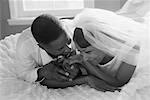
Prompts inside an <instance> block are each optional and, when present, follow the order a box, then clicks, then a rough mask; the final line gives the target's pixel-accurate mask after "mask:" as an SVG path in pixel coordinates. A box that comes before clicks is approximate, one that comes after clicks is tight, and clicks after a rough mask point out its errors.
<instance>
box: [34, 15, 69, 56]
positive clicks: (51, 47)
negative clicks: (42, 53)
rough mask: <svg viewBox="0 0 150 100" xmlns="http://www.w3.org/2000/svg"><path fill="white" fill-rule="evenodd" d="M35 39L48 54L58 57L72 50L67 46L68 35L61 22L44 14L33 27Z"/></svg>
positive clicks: (36, 20)
mask: <svg viewBox="0 0 150 100" xmlns="http://www.w3.org/2000/svg"><path fill="white" fill-rule="evenodd" d="M31 32H32V34H33V37H34V38H35V40H36V41H37V42H38V44H39V46H40V47H41V48H43V49H44V50H46V52H47V53H49V54H51V55H53V56H58V55H61V54H63V53H64V52H67V51H68V50H70V49H69V48H68V46H67V42H68V38H67V34H66V32H65V31H64V29H63V28H62V24H61V22H60V21H59V20H58V19H57V18H55V17H54V16H51V15H47V14H43V15H40V16H38V17H37V18H36V19H35V20H34V21H33V23H32V25H31Z"/></svg>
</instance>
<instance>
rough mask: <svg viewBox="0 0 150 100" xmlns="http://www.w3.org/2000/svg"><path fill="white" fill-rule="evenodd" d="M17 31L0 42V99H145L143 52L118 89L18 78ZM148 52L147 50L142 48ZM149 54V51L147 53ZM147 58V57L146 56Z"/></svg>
mask: <svg viewBox="0 0 150 100" xmlns="http://www.w3.org/2000/svg"><path fill="white" fill-rule="evenodd" d="M18 36H19V34H16V35H11V36H9V37H7V38H5V39H4V40H1V41H0V100H148V99H149V96H150V71H149V67H150V66H149V65H148V63H147V61H149V59H148V58H143V57H145V56H144V54H143V55H141V57H142V60H141V61H142V62H143V61H145V63H141V64H139V65H141V67H139V69H137V70H136V72H135V74H134V76H133V78H132V79H131V81H130V82H129V83H128V84H127V85H126V86H124V87H123V88H122V91H121V92H117V91H116V92H105V93H104V92H101V91H97V90H95V89H92V88H90V87H89V86H85V85H84V86H75V87H69V88H66V89H47V88H46V87H44V86H40V85H39V84H37V83H28V82H25V81H23V80H21V79H19V78H17V68H18V67H17V66H20V65H19V62H17V61H16V59H15V55H16V54H15V44H16V40H17V38H18ZM145 51H146V52H148V49H147V50H145ZM146 55H148V54H146ZM147 57H149V56H147Z"/></svg>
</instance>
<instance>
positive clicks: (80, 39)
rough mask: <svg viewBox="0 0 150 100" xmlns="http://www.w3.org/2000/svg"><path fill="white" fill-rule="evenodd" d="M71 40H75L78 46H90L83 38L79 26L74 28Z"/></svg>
mask: <svg viewBox="0 0 150 100" xmlns="http://www.w3.org/2000/svg"><path fill="white" fill-rule="evenodd" d="M73 41H74V42H76V43H77V44H78V45H79V46H80V48H86V47H88V46H91V44H90V43H89V42H88V41H87V40H86V39H85V37H84V34H83V31H82V29H81V28H75V31H74V35H73Z"/></svg>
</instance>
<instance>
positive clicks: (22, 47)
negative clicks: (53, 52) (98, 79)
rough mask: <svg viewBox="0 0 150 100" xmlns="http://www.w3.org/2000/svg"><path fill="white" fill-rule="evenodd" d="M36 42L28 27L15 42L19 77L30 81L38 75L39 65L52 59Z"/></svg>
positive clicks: (34, 79) (33, 80)
mask: <svg viewBox="0 0 150 100" xmlns="http://www.w3.org/2000/svg"><path fill="white" fill-rule="evenodd" d="M37 44H38V43H37V42H36V40H35V39H34V37H33V35H32V33H31V30H30V28H28V29H26V30H24V31H23V32H22V33H21V35H20V36H19V38H18V40H17V44H16V53H17V60H18V61H19V63H20V67H21V68H20V70H19V71H20V74H19V78H21V79H23V80H26V81H30V82H35V81H36V79H37V77H38V76H37V70H38V69H39V68H40V66H42V65H45V64H47V63H49V62H50V61H51V60H52V57H50V56H49V55H48V54H47V53H46V51H45V50H43V49H41V48H40V47H39V46H38V45H37Z"/></svg>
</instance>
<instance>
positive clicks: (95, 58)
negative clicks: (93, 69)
mask: <svg viewBox="0 0 150 100" xmlns="http://www.w3.org/2000/svg"><path fill="white" fill-rule="evenodd" d="M81 54H82V55H83V59H84V60H85V61H87V60H88V61H90V62H91V63H92V64H93V65H98V64H99V63H100V62H101V61H102V59H103V58H104V56H105V53H103V52H102V51H100V50H99V49H97V48H95V47H93V46H89V47H87V48H86V49H84V50H83V51H82V53H81Z"/></svg>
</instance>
